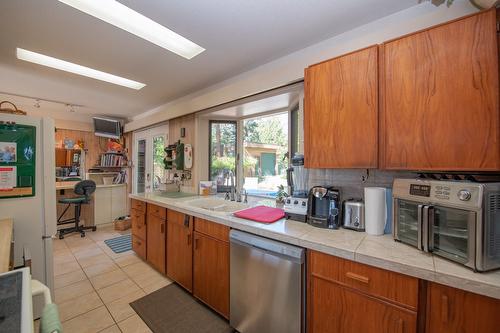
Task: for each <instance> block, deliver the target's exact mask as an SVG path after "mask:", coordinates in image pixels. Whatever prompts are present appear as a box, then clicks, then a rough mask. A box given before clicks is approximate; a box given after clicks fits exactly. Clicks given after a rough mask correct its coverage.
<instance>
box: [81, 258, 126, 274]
mask: <svg viewBox="0 0 500 333" xmlns="http://www.w3.org/2000/svg"><path fill="white" fill-rule="evenodd" d="M117 269H119V267H118V266H117V265H116V264H115V263H113V262H112V261H111V262H109V263H104V264H97V265H92V266H88V267H85V268H83V271H84V272H85V274H87V276H88V277H93V276H96V275H99V274H104V273H108V272H111V271H115V270H117Z"/></svg>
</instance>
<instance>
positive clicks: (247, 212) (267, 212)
mask: <svg viewBox="0 0 500 333" xmlns="http://www.w3.org/2000/svg"><path fill="white" fill-rule="evenodd" d="M234 216H236V217H240V218H242V219H247V220H252V221H256V222H262V223H273V222H276V221H278V220H279V219H281V218H283V217H284V216H285V212H284V211H283V209H279V208H272V207H267V206H256V207H252V208H248V209H244V210H240V211H239V212H235V213H234Z"/></svg>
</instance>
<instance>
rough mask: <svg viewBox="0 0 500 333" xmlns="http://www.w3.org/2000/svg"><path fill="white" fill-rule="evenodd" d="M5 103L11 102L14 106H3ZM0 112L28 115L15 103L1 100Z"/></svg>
mask: <svg viewBox="0 0 500 333" xmlns="http://www.w3.org/2000/svg"><path fill="white" fill-rule="evenodd" d="M4 104H10V105H12V106H13V107H14V108H13V109H11V108H7V107H3V106H2V105H4ZM0 113H8V114H17V115H21V116H25V115H26V112H25V111H22V110H19V109H18V108H17V107H16V105H15V104H14V103H12V102H9V101H2V102H0Z"/></svg>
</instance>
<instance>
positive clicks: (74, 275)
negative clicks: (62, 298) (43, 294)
mask: <svg viewBox="0 0 500 333" xmlns="http://www.w3.org/2000/svg"><path fill="white" fill-rule="evenodd" d="M86 279H87V276H86V275H85V273H84V272H83V271H82V270H81V269H79V270H77V271H74V272H70V273H66V274H61V275H58V276H56V277H54V289H59V288H62V287H66V286H69V285H70V284H73V283H76V282H80V281H83V280H86Z"/></svg>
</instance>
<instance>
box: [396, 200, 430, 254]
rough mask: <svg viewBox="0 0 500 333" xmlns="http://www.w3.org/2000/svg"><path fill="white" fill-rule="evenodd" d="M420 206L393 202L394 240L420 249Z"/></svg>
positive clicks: (411, 202)
mask: <svg viewBox="0 0 500 333" xmlns="http://www.w3.org/2000/svg"><path fill="white" fill-rule="evenodd" d="M422 206H423V205H422V204H421V203H418V202H413V201H409V200H403V199H395V201H394V230H393V235H394V239H396V240H399V241H401V242H403V243H405V244H409V245H412V246H415V247H417V248H419V249H420V248H421V246H422V240H421V223H422V222H421V221H422Z"/></svg>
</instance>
